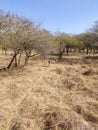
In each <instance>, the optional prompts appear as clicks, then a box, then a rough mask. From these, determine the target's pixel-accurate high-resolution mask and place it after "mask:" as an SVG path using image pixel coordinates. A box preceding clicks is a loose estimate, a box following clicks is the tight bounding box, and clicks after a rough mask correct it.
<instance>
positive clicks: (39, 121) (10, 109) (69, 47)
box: [0, 11, 98, 130]
mask: <svg viewBox="0 0 98 130" xmlns="http://www.w3.org/2000/svg"><path fill="white" fill-rule="evenodd" d="M0 48H1V49H0V130H98V21H97V22H95V23H94V25H93V26H92V27H91V28H90V29H88V31H87V32H85V33H83V34H78V35H69V34H66V33H61V32H57V33H55V34H52V33H51V32H49V31H48V30H46V29H42V28H41V23H39V24H37V25H36V24H35V23H34V22H32V21H30V20H29V19H26V18H23V17H19V16H17V15H14V14H11V13H4V12H3V11H0Z"/></svg>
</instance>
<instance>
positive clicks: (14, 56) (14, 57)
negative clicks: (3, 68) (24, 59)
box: [7, 53, 17, 69]
mask: <svg viewBox="0 0 98 130" xmlns="http://www.w3.org/2000/svg"><path fill="white" fill-rule="evenodd" d="M16 56H17V53H15V54H14V55H13V57H12V59H11V61H10V63H9V65H8V66H7V69H9V68H10V67H11V65H12V63H13V61H14V60H15V59H16Z"/></svg>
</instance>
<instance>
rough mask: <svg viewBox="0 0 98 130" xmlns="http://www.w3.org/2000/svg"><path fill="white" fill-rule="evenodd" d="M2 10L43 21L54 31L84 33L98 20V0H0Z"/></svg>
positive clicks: (43, 26) (43, 24)
mask: <svg viewBox="0 0 98 130" xmlns="http://www.w3.org/2000/svg"><path fill="white" fill-rule="evenodd" d="M0 10H3V11H4V12H8V11H10V12H11V13H14V14H17V15H19V16H22V17H26V18H29V19H30V20H32V21H34V22H35V23H36V24H38V23H40V22H41V23H42V25H41V26H42V28H45V29H47V30H49V31H51V32H52V33H55V32H58V31H60V32H64V33H68V34H79V33H83V32H85V31H87V30H88V29H89V28H91V27H92V25H93V24H94V22H95V21H97V20H98V0H0Z"/></svg>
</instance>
